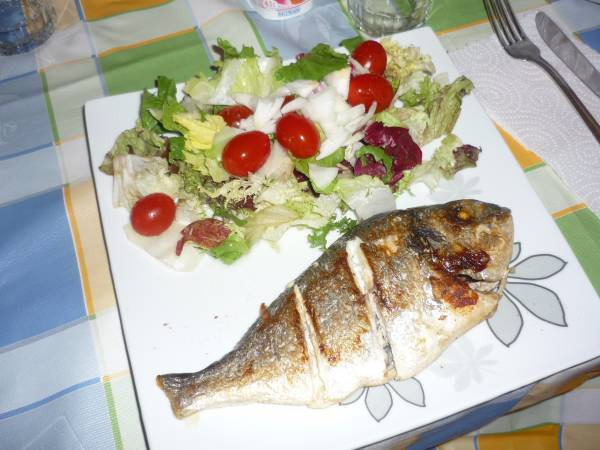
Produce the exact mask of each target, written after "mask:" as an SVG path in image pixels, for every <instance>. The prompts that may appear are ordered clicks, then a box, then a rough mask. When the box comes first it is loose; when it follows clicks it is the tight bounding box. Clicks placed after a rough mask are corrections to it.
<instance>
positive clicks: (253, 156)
mask: <svg viewBox="0 0 600 450" xmlns="http://www.w3.org/2000/svg"><path fill="white" fill-rule="evenodd" d="M270 154H271V141H270V140H269V136H267V135H266V134H265V133H263V132H262V131H246V132H245V133H241V134H238V135H237V136H234V137H233V138H232V139H231V140H230V141H229V142H228V143H227V145H225V148H224V149H223V156H222V160H223V167H224V168H225V170H226V171H227V172H229V173H230V174H231V175H235V176H237V177H245V176H248V174H249V173H254V172H256V171H257V170H258V169H260V168H261V167H262V166H263V164H264V163H265V162H266V161H267V158H269V155H270Z"/></svg>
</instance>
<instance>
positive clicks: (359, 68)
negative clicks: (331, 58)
mask: <svg viewBox="0 0 600 450" xmlns="http://www.w3.org/2000/svg"><path fill="white" fill-rule="evenodd" d="M348 61H349V62H350V64H352V72H353V73H354V75H364V74H365V73H369V70H368V69H366V68H365V66H363V65H362V64H361V63H359V62H358V61H357V60H355V59H354V58H352V57H350V58H348Z"/></svg>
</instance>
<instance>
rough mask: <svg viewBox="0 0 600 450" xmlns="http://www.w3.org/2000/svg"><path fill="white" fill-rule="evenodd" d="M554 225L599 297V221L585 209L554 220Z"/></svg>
mask: <svg viewBox="0 0 600 450" xmlns="http://www.w3.org/2000/svg"><path fill="white" fill-rule="evenodd" d="M556 223H557V224H558V226H559V228H560V230H561V231H562V233H563V235H564V236H565V238H566V239H567V242H569V245H570V246H571V248H572V249H573V252H574V253H575V255H577V259H578V260H579V263H580V264H581V266H582V267H583V270H584V271H585V273H586V274H587V276H588V278H589V279H590V281H591V282H592V285H593V286H594V289H596V292H597V293H598V295H600V219H599V218H598V216H596V215H595V214H594V213H593V212H592V211H591V210H590V209H588V208H585V209H580V210H579V211H575V212H573V213H571V214H569V215H566V216H564V217H560V218H558V219H556Z"/></svg>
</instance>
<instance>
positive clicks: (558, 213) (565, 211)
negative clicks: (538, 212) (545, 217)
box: [552, 203, 587, 219]
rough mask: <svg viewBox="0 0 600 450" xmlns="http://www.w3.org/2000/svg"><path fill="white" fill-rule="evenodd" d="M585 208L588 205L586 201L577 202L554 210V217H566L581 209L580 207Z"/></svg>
mask: <svg viewBox="0 0 600 450" xmlns="http://www.w3.org/2000/svg"><path fill="white" fill-rule="evenodd" d="M585 208H587V205H586V204H585V203H577V204H576V205H573V206H569V207H568V208H565V209H562V210H560V211H556V212H553V213H552V217H554V218H555V219H560V218H561V217H564V216H566V215H569V214H571V213H574V212H575V211H579V210H580V209H585Z"/></svg>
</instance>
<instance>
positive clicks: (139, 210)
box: [130, 192, 176, 236]
mask: <svg viewBox="0 0 600 450" xmlns="http://www.w3.org/2000/svg"><path fill="white" fill-rule="evenodd" d="M175 209H176V206H175V202H174V201H173V199H172V198H171V197H169V196H168V195H167V194H163V193H162V192H155V193H154V194H149V195H146V196H145V197H142V198H140V199H139V200H138V201H137V202H135V204H134V205H133V208H131V216H130V220H131V226H132V227H133V229H134V230H135V231H136V232H138V233H139V234H141V235H142V236H158V235H159V234H161V233H162V232H163V231H165V230H166V229H167V228H169V227H170V226H171V224H172V223H173V220H175Z"/></svg>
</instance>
